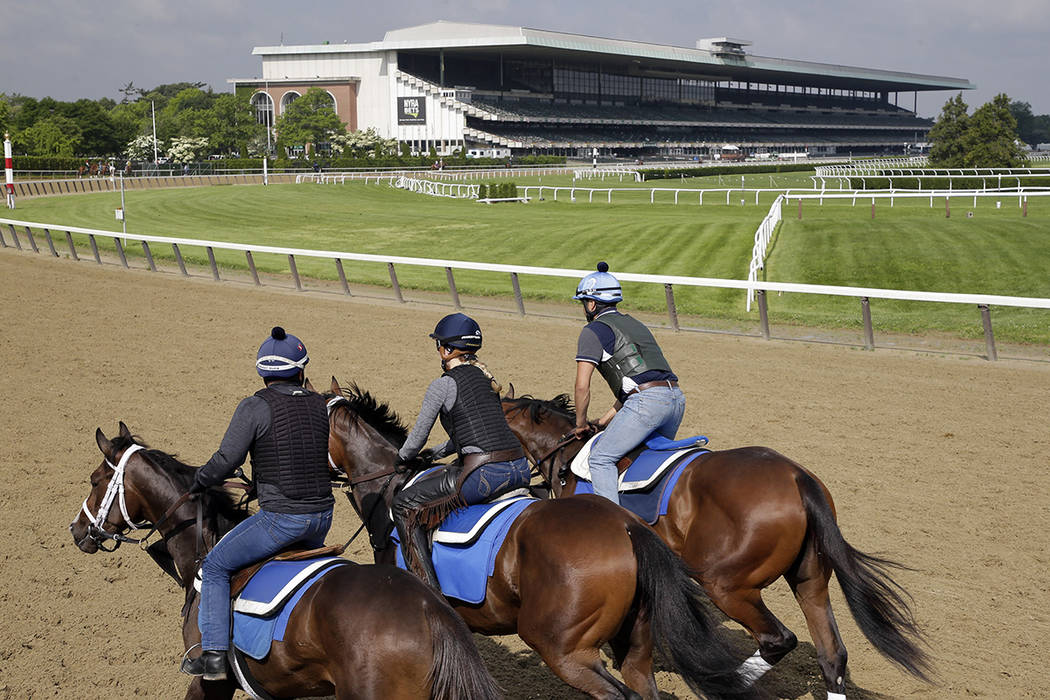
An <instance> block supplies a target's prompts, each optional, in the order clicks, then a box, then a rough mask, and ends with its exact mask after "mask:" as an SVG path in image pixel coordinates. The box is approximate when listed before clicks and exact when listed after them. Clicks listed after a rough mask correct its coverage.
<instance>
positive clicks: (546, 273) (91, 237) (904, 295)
mask: <svg viewBox="0 0 1050 700" xmlns="http://www.w3.org/2000/svg"><path fill="white" fill-rule="evenodd" d="M3 227H6V228H7V231H8V234H7V236H5V235H4V234H3ZM17 228H21V229H23V231H24V236H25V239H26V242H27V243H28V245H29V247H30V248H31V249H32V251H33V252H35V253H42V252H43V251H42V250H41V248H40V246H38V245H37V242H36V238H35V237H34V234H33V231H34V230H36V231H38V232H39V233H38V234H37V235H41V234H42V235H43V237H44V240H45V241H46V244H47V249H48V252H49V253H50V255H52V256H54V257H59V253H58V248H57V247H56V243H55V236H53V235H52V231H55V232H62V233H64V239H65V244H66V246H67V247H68V250H69V255H70V257H71V258H73V259H74V260H80V259H81V258H80V255H79V253H78V251H77V248H76V246H75V245H74V241H73V234H78V235H83V236H86V237H87V239H88V243H89V245H90V248H91V255H92V257H93V259H94V261H95V262H96V263H97V264H99V265H101V264H102V257H101V255H100V253H99V247H98V242H97V240H96V239H98V238H100V237H101V238H110V239H112V240H113V242H114V245H115V248H116V252H117V255H118V256H119V258H120V264H121V265H122V266H123V267H125V268H127V267H130V265H129V263H128V257H127V253H126V249H125V245H126V243H127V242H128V241H135V242H137V243H138V244H139V245H141V247H142V254H143V257H144V258H145V261H146V264H147V266H148V269H149V270H150V271H152V272H156V271H157V265H156V263H155V261H154V258H153V253H152V248H151V244H153V245H164V246H171V249H172V253H173V255H174V258H175V261H176V263H177V264H178V266H179V271H180V273H181V274H182V275H184V276H188V275H189V271H188V270H187V267H186V263H185V260H184V258H183V255H182V252H181V249H180V246H184V247H191V246H192V247H199V248H203V249H204V250H205V251H206V252H207V256H208V261H209V267H210V269H211V274H212V278H213V279H214V280H215V281H216V282H219V281H222V277H221V276H220V274H219V268H218V265H217V263H216V260H215V250H230V251H240V252H243V253H244V255H245V258H246V261H247V264H248V269H249V271H250V273H251V276H252V279H253V280H254V282H255V284H256V285H262V281H261V279H260V277H259V272H258V269H257V268H256V264H255V260H254V257H253V255H254V254H260V253H262V254H275V255H282V256H287V260H288V271H289V273H290V274H291V277H292V279H293V281H294V283H295V288H296V289H297V290H299V291H305V288H304V286H303V282H302V278H301V277H300V275H299V271H298V268H297V266H296V258H297V257H299V258H303V257H307V258H320V259H327V260H331V261H333V262H334V264H335V268H336V272H337V274H338V276H339V281H340V284H341V287H342V291H343V293H344V294H346V295H350V293H351V292H350V288H349V285H348V282H347V277H346V271H345V270H344V268H343V261H344V260H352V261H358V262H369V263H379V264H384V265H386V268H387V270H388V272H389V275H390V284H391V287H392V289H393V292H394V296H395V298H396V299H397V301H399V302H404V301H405V299H404V296H403V294H402V290H401V285H400V283H399V280H398V276H397V271H396V266H399V265H401V266H415V267H425V268H442V269H444V270H445V276H446V279H447V281H448V291H449V294H450V296H451V301H452V304H453V306H454V307H455V308H457V309H459V308H462V304H461V302H460V298H459V292H458V290H457V288H456V280H455V271H457V270H475V271H484V272H491V273H500V274H505V275H508V276H509V281H510V286H511V288H512V289H513V293H514V298H515V301H516V304H517V312H518V314H519V315H522V316H524V315H525V313H526V312H525V301H524V296H523V294H522V291H521V282H520V277H521V276H523V275H534V276H540V277H565V278H572V279H579V278H580V277H582V276H583V275H586V274H588V273H589V270H572V269H562V268H551V267H532V266H525V265H506V264H495V263H478V262H469V261H462V260H437V259H429V258H415V257H405V256H395V255H371V254H364V253H345V252H337V251H330V250H309V249H299V248H281V247H275V246H261V245H248V244H241V243H226V242H222V241H208V240H196V239H189V238H173V237H167V236H141V235H135V234H121V233H119V232H115V231H102V230H98V229H88V228H81V227H76V226H65V225H62V224H46V223H36V222H30V221H19V220H14V219H0V246H2V247H4V248H8V247H11V246H14V247H16V248H17V249H19V250H24V248H23V246H22V243H21V240H20V239H19V235H18V231H17ZM8 237H9V238H10V240H8ZM122 241H123V242H122ZM61 243H62V241H61V240H59V243H58V245H59V246H61ZM617 277H618V278H619V279H620V280H621V281H623V282H638V283H643V284H654V285H662V286H663V288H664V294H665V299H666V303H667V315H668V320H669V322H670V327H671V328H673V329H674V330H702V329H695V328H686V327H683V326H681V325H680V323H679V320H678V309H677V306H676V303H675V296H674V290H675V287H679V288H681V287H686V288H688V287H706V288H714V289H739V290H741V291H743V292H747V293H754V294H755V295H756V297H757V299H758V310H759V326H760V332H761V335H762V337H763V338H765V339H766V340H769V339H770V337H771V335H770V326H769V316H768V308H767V302H766V293H767V292H789V293H797V294H822V295H830V296H845V297H853V298H856V299H858V300H860V303H861V313H862V317H863V321H864V346H865V347H866V348H867V349H869V350H870V349H874V347H875V339H874V333H873V330H872V323H871V310H870V306H869V301H870V299H873V298H877V299H896V300H908V301H920V302H942V303H952V304H968V305H974V306H976V307H977V309H978V310H979V311H980V315H981V320H982V323H983V326H984V336H985V344H986V349H987V355H986V357H987V359H989V360H996V359H998V354H997V351H996V347H995V337H994V334H993V331H992V321H991V313H990V307H992V306H1008V307H1022V308H1031V309H1050V299H1038V298H1029V297H1013V296H1000V295H989V294H948V293H941V292H915V291H903V290H894V289H873V288H871V289H869V288H862V287H837V286H830V285H808V284H791V283H783V282H766V281H761V280H750V279H749V280H727V279H712V278H705V277H681V276H673V275H647V274H638V273H630V272H618V273H617Z"/></svg>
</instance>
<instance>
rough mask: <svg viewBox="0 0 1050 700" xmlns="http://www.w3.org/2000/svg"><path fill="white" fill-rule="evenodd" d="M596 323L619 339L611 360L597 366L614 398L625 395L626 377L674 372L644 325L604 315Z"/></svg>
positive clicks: (622, 315) (620, 316)
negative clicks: (651, 372) (657, 372)
mask: <svg viewBox="0 0 1050 700" xmlns="http://www.w3.org/2000/svg"><path fill="white" fill-rule="evenodd" d="M594 320H595V321H598V322H600V323H603V324H605V325H606V326H608V327H609V328H611V329H612V332H613V335H614V336H615V338H616V340H615V342H614V344H613V351H612V357H610V358H609V359H608V360H604V361H602V362H601V363H599V365H598V371H599V372H600V373H601V375H602V377H604V378H605V381H606V382H607V383H608V384H609V388H610V389H612V392H613V395H615V396H617V397H618V396H620V395H621V394H622V393H623V380H624V377H634V376H637V375H639V374H641V373H643V372H649V371H652V370H663V371H664V372H670V371H671V366H670V365H669V364H667V360H665V359H664V354H663V352H661V351H660V346H659V345H657V344H656V339H655V338H653V334H652V333H651V332H650V331H649V329H648V328H646V327H645V325H643V324H642V322H641V321H639V320H637V319H635V318H632V317H630V316H627V315H626V314H621V313H611V314H604V315H602V316H599V317H598V318H596V319H594Z"/></svg>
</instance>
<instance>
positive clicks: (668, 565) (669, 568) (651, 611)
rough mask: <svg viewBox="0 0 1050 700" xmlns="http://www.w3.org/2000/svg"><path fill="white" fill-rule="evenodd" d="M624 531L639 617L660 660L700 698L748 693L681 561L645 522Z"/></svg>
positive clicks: (751, 692)
mask: <svg viewBox="0 0 1050 700" xmlns="http://www.w3.org/2000/svg"><path fill="white" fill-rule="evenodd" d="M627 532H628V534H629V535H630V536H631V543H632V544H633V546H634V554H635V558H636V559H637V561H638V593H637V600H638V604H639V615H640V616H642V617H646V618H648V619H649V621H650V624H651V625H652V630H653V640H654V641H655V643H656V646H657V648H658V649H659V650H660V653H661V654H662V655H663V658H664V659H666V660H668V661H669V662H670V663H671V665H672V666H673V667H674V670H675V671H676V672H677V673H679V674H680V675H681V676H682V678H683V679H684V680H685V682H686V683H687V684H688V685H689V687H690V688H691V689H692V690H693V692H694V693H696V694H697V695H699V696H701V697H704V696H709V695H715V696H722V695H748V694H753V693H754V692H755V691H753V690H751V689H750V688H749V687H748V686H747V684H746V683H745V682H744V679H743V678H742V676H740V674H739V673H737V670H736V668H737V666H739V661H737V660H734V658H733V656H732V655H731V654H730V652H729V649H728V648H727V647H726V645H725V642H724V641H723V640H722V638H721V636H720V635H719V634H718V632H717V625H716V624H715V623H714V621H713V620H712V619H711V616H710V615H709V614H708V612H707V609H706V608H705V606H704V604H703V603H702V602H701V600H700V599H699V595H700V594H701V591H700V589H699V587H698V586H697V585H696V583H695V582H694V581H693V579H692V577H691V576H690V572H689V569H688V568H687V567H686V565H685V563H684V562H683V561H682V560H681V559H679V558H678V557H677V556H676V555H675V554H674V552H672V551H671V550H670V549H669V548H668V546H667V545H666V544H664V542H663V540H661V539H660V538H659V536H658V535H657V534H656V533H655V532H653V531H652V530H650V529H649V528H648V527H646V526H645V525H642V524H640V523H631V524H629V525H628V526H627Z"/></svg>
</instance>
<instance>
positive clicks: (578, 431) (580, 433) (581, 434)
mask: <svg viewBox="0 0 1050 700" xmlns="http://www.w3.org/2000/svg"><path fill="white" fill-rule="evenodd" d="M593 432H594V429H593V428H591V426H590V425H585V426H583V427H582V428H581V427H580V426H576V427H575V428H573V429H572V434H573V435H575V436H576V439H577V440H584V439H586V438H588V437H590V436H591V434H592V433H593Z"/></svg>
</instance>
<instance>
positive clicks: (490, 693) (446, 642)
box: [424, 595, 503, 700]
mask: <svg viewBox="0 0 1050 700" xmlns="http://www.w3.org/2000/svg"><path fill="white" fill-rule="evenodd" d="M429 598H430V599H428V600H427V601H426V602H425V613H424V614H425V615H426V619H427V627H428V628H429V629H430V638H431V641H432V643H433V649H434V665H433V666H432V667H431V669H430V698H431V700H474V699H475V698H480V699H481V700H499V699H500V698H502V697H503V692H502V691H501V690H500V687H499V685H498V684H497V683H496V679H495V678H493V677H492V675H491V674H490V673H489V671H488V669H487V668H486V667H485V662H484V661H483V660H482V658H481V654H480V653H479V652H478V648H477V647H476V646H475V645H474V637H473V635H472V634H471V633H470V630H469V629H467V625H466V623H465V622H463V619H462V618H460V616H459V615H457V614H456V613H455V611H453V610H452V608H451V607H450V606H449V605H448V604H446V603H445V602H444V601H443V600H440V599H439V598H438V597H437V596H436V595H434V596H430V597H429Z"/></svg>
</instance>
